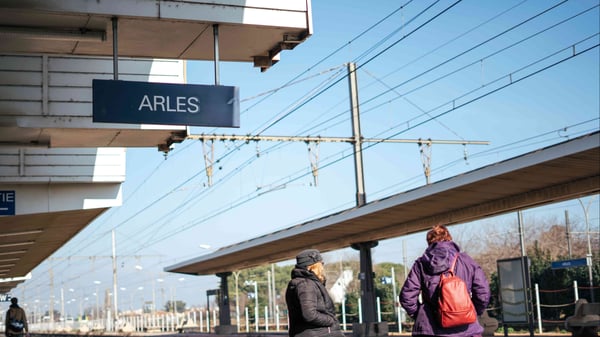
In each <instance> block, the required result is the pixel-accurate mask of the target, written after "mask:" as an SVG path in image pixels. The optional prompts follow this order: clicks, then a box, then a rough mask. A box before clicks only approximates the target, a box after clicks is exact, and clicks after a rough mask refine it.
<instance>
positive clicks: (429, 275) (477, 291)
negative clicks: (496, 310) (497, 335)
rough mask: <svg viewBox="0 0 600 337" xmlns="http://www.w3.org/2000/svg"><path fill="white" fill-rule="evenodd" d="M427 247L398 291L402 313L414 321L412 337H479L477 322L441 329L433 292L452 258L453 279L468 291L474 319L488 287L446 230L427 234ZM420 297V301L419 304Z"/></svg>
mask: <svg viewBox="0 0 600 337" xmlns="http://www.w3.org/2000/svg"><path fill="white" fill-rule="evenodd" d="M427 244H428V245H429V246H428V247H427V249H426V250H425V252H424V253H423V255H422V256H421V257H420V258H418V259H417V260H416V261H415V263H414V264H413V266H412V268H411V270H410V273H409V274H408V276H407V278H406V281H405V282H404V285H403V286H402V291H401V292H400V304H401V305H402V307H403V308H404V310H406V313H407V314H408V315H409V316H410V317H411V318H413V319H414V320H415V324H414V326H413V330H412V335H413V336H449V337H470V336H481V334H482V333H483V327H482V326H481V325H479V323H478V322H475V323H471V324H466V325H463V326H458V327H453V328H443V327H441V326H440V324H439V323H438V320H437V318H436V314H435V311H436V303H437V297H436V296H437V295H436V293H435V292H436V288H437V286H438V283H439V282H440V274H441V273H442V272H445V271H447V270H448V269H449V268H450V265H451V264H452V261H453V259H454V257H455V256H456V255H457V254H458V260H457V261H456V267H455V270H456V275H457V276H459V277H460V278H461V279H462V280H463V281H464V282H465V283H466V285H467V289H469V290H470V291H471V298H472V300H473V304H474V306H475V311H477V315H478V316H481V315H482V314H483V312H484V311H485V308H486V307H487V305H488V303H489V300H490V287H489V284H488V281H487V279H486V277H485V274H484V273H483V270H482V269H481V267H480V266H479V265H478V264H477V262H475V261H474V260H473V259H472V258H471V257H470V256H469V255H467V254H466V253H461V252H460V248H459V247H458V245H457V244H456V243H454V242H453V241H452V236H451V235H450V233H449V232H448V229H447V228H446V226H442V225H436V226H434V227H433V228H432V229H431V230H430V231H429V232H427ZM419 294H421V295H422V296H421V298H422V301H419Z"/></svg>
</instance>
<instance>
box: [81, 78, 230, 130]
mask: <svg viewBox="0 0 600 337" xmlns="http://www.w3.org/2000/svg"><path fill="white" fill-rule="evenodd" d="M92 93H93V121H94V122H102V123H126V124H165V125H188V126H214V127H234V128H237V127H239V126H240V100H239V90H238V88H237V87H229V86H214V85H196V84H172V83H150V82H132V81H117V80H98V79H96V80H93V81H92Z"/></svg>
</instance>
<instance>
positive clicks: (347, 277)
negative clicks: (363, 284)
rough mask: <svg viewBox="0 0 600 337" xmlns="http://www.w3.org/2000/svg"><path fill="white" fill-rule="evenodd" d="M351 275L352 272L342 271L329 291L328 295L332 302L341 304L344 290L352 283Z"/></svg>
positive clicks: (344, 295) (344, 294)
mask: <svg viewBox="0 0 600 337" xmlns="http://www.w3.org/2000/svg"><path fill="white" fill-rule="evenodd" d="M352 275H353V272H352V270H344V271H343V272H342V275H341V276H340V277H339V278H338V279H337V280H336V281H335V283H334V284H333V286H332V287H331V289H329V295H330V296H331V299H332V300H333V302H335V303H342V300H344V297H346V288H347V287H348V285H349V284H350V282H352Z"/></svg>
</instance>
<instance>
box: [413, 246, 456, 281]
mask: <svg viewBox="0 0 600 337" xmlns="http://www.w3.org/2000/svg"><path fill="white" fill-rule="evenodd" d="M459 252H460V247H459V246H458V245H457V244H456V243H455V242H454V241H440V242H434V243H432V244H431V245H429V247H427V249H426V250H425V252H424V253H423V255H422V256H421V257H420V258H419V260H420V261H421V263H422V264H423V268H424V269H425V271H426V272H427V273H428V274H430V275H436V274H440V273H442V272H445V271H446V270H448V269H449V268H450V264H451V263H452V260H453V259H454V256H456V254H458V253H459Z"/></svg>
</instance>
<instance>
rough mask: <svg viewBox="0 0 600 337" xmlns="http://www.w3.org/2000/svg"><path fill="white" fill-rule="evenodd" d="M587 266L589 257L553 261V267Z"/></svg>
mask: <svg viewBox="0 0 600 337" xmlns="http://www.w3.org/2000/svg"><path fill="white" fill-rule="evenodd" d="M582 266H587V259H586V258H582V259H575V260H565V261H554V262H552V263H551V268H552V269H563V268H573V267H582Z"/></svg>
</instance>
